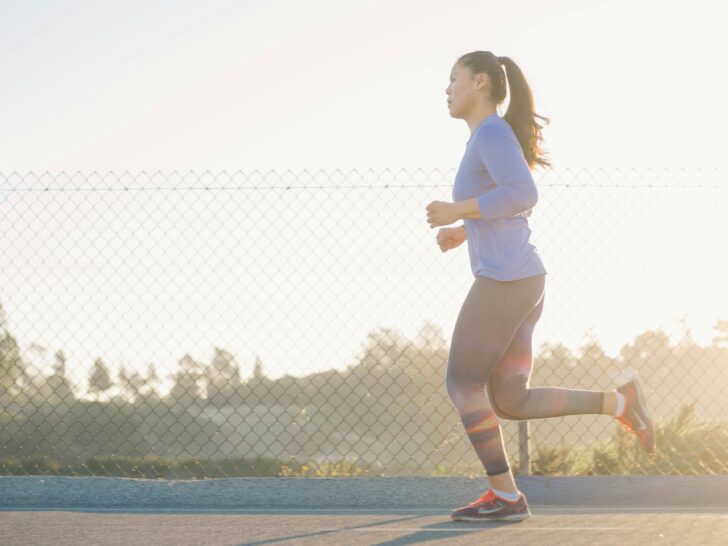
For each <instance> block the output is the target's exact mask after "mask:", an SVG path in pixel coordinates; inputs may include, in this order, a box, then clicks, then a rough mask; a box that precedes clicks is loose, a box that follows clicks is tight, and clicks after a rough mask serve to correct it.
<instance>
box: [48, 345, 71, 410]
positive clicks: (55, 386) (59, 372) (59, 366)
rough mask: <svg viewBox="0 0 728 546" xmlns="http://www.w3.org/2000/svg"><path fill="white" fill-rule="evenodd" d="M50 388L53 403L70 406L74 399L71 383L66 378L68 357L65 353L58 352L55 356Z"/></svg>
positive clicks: (49, 382) (49, 378)
mask: <svg viewBox="0 0 728 546" xmlns="http://www.w3.org/2000/svg"><path fill="white" fill-rule="evenodd" d="M48 387H49V388H50V391H51V401H52V402H53V403H56V404H58V403H61V404H63V403H65V404H70V402H71V399H72V398H73V397H74V396H73V390H72V389H71V383H70V382H69V381H68V377H67V376H66V355H64V354H63V351H57V352H56V354H55V362H54V364H53V374H52V375H51V376H49V377H48Z"/></svg>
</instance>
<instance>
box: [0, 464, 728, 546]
mask: <svg viewBox="0 0 728 546" xmlns="http://www.w3.org/2000/svg"><path fill="white" fill-rule="evenodd" d="M517 481H518V485H519V488H520V489H521V490H522V491H524V493H526V495H527V496H528V499H529V503H530V505H531V511H532V512H533V516H532V517H531V518H529V519H527V520H525V521H523V522H517V523H510V522H498V523H497V522H482V523H473V522H455V521H451V520H450V517H449V514H450V510H451V509H452V508H455V507H457V506H462V505H463V504H467V502H470V501H471V500H473V499H474V498H476V497H477V496H479V495H480V494H481V493H482V492H483V491H484V490H485V484H486V481H485V480H484V479H483V478H473V479H468V478H424V477H423V478H419V477H413V478H229V479H222V480H191V481H177V480H175V481H171V480H169V481H168V480H131V479H123V478H71V477H69V478H65V477H19V478H16V477H13V478H10V477H0V544H3V545H8V546H10V545H23V546H32V545H36V544H38V545H40V544H53V545H65V544H74V545H75V544H84V545H86V544H110V545H114V544H124V545H131V544H150V545H152V544H153V545H168V544H169V545H172V544H174V545H186V544H190V545H192V544H194V545H243V544H245V545H254V544H256V545H257V544H291V545H293V544H295V545H299V544H300V545H307V544H316V545H320V544H336V545H340V544H352V545H359V544H382V545H384V544H386V545H395V544H396V545H400V544H401V545H405V544H419V543H423V544H425V543H426V544H508V545H511V544H518V545H531V544H538V545H539V546H541V545H550V544H559V545H564V544H567V545H569V546H571V545H579V544H589V545H595V544H614V545H621V546H624V545H632V544H650V545H653V544H654V545H658V544H680V545H681V546H684V545H686V544H691V545H692V544H696V545H701V546H703V545H705V546H710V545H726V544H728V494H727V493H728V476H693V477H657V476H655V477H652V476H591V477H574V478H543V477H528V478H519V479H518V480H517Z"/></svg>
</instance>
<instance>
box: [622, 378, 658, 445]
mask: <svg viewBox="0 0 728 546" xmlns="http://www.w3.org/2000/svg"><path fill="white" fill-rule="evenodd" d="M617 392H620V393H622V395H623V396H624V411H623V412H622V415H620V416H618V417H615V419H616V420H617V422H619V424H620V425H622V427H623V428H624V429H625V430H626V431H627V432H631V433H632V434H635V435H636V436H637V438H638V439H639V443H640V446H641V447H642V449H643V450H645V451H646V452H647V453H649V454H650V455H652V454H654V453H655V429H654V427H653V426H652V420H651V419H650V417H649V416H648V415H647V404H646V402H645V397H644V394H643V393H642V387H641V385H640V384H639V381H638V380H637V377H634V378H632V379H631V380H630V381H629V382H627V383H625V384H624V385H621V386H620V387H617Z"/></svg>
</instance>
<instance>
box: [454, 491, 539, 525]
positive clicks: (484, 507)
mask: <svg viewBox="0 0 728 546" xmlns="http://www.w3.org/2000/svg"><path fill="white" fill-rule="evenodd" d="M530 516H531V510H530V509H529V508H528V502H527V501H526V496H525V495H524V494H523V493H521V494H520V496H519V497H518V499H517V500H515V501H509V500H507V499H504V498H503V497H499V496H498V495H497V494H496V492H495V491H493V490H492V489H488V490H487V491H486V492H485V493H484V494H483V495H481V496H480V497H479V498H478V499H476V500H474V501H473V502H471V503H470V504H468V505H467V506H463V507H462V508H457V509H456V510H453V511H452V514H450V517H451V518H452V519H453V520H455V521H491V520H492V521H520V520H524V519H526V518H528V517H530Z"/></svg>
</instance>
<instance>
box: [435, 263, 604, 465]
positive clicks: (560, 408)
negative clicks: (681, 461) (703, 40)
mask: <svg viewBox="0 0 728 546" xmlns="http://www.w3.org/2000/svg"><path fill="white" fill-rule="evenodd" d="M545 277H546V276H545V275H536V276H533V277H527V278H524V279H519V280H516V281H497V280H494V279H491V278H488V277H482V276H477V277H476V278H475V281H474V282H473V285H472V287H471V288H470V292H468V295H467V297H466V298H465V302H464V303H463V306H462V309H461V310H460V314H459V315H458V318H457V322H456V323H455V330H454V332H453V336H452V343H451V345H450V352H449V355H448V362H447V376H446V381H445V382H446V385H447V392H448V395H449V396H450V398H451V400H452V401H453V403H454V404H455V407H456V409H457V411H458V414H459V415H460V419H461V420H462V423H463V426H464V427H465V432H466V433H467V435H468V438H469V439H470V442H471V443H472V445H473V448H474V449H475V452H476V453H477V455H478V457H479V458H480V460H481V462H482V463H483V466H484V468H485V471H486V474H487V475H489V476H492V475H495V474H502V473H504V472H508V471H509V470H510V468H509V466H508V458H507V456H506V453H505V447H504V445H503V437H502V431H501V427H500V424H499V422H498V417H502V418H504V419H510V420H523V419H533V418H545V417H559V416H563V415H577V414H601V413H602V401H603V396H604V393H603V392H602V391H587V390H575V389H565V388H560V387H538V388H529V386H528V382H529V378H530V375H531V369H532V367H533V355H532V348H531V338H532V335H533V329H534V327H535V326H536V322H537V321H538V319H539V318H540V316H541V311H542V310H543V303H544V296H545V290H544V287H545V280H546V279H545ZM486 388H487V392H488V395H487V396H486V394H485V389H486Z"/></svg>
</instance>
